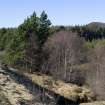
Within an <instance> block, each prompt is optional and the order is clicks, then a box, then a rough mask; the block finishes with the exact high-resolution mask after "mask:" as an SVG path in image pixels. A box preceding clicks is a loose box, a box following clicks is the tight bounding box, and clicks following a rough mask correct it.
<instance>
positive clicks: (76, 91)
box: [25, 73, 93, 102]
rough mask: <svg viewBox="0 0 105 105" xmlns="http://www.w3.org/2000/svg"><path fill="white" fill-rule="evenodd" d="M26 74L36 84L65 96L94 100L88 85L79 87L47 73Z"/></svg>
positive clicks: (71, 98) (70, 98)
mask: <svg viewBox="0 0 105 105" xmlns="http://www.w3.org/2000/svg"><path fill="white" fill-rule="evenodd" d="M25 75H26V76H28V77H29V78H30V79H31V80H32V81H33V82H34V83H35V84H37V85H39V86H41V87H44V88H46V89H49V90H51V91H53V92H55V93H57V94H59V95H61V96H64V97H65V98H67V99H69V100H72V101H75V102H76V101H77V100H78V99H79V100H80V101H82V100H86V101H92V98H93V93H92V92H91V91H90V89H88V88H86V87H79V86H77V85H73V84H70V83H64V82H63V81H61V80H54V79H53V78H52V77H50V76H46V75H37V74H27V73H26V74H25Z"/></svg>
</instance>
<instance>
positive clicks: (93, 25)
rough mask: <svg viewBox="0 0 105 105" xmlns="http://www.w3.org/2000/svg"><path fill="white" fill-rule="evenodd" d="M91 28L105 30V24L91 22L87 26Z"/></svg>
mask: <svg viewBox="0 0 105 105" xmlns="http://www.w3.org/2000/svg"><path fill="white" fill-rule="evenodd" d="M87 26H88V27H89V28H105V23H102V22H91V23H89V24H87Z"/></svg>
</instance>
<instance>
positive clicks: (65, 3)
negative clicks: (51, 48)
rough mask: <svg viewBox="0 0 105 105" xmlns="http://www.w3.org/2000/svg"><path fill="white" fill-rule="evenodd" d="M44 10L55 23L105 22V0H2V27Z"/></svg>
mask: <svg viewBox="0 0 105 105" xmlns="http://www.w3.org/2000/svg"><path fill="white" fill-rule="evenodd" d="M43 10H45V11H46V13H47V14H48V16H49V19H50V20H51V21H52V24H53V25H75V24H80V25H82V24H87V23H90V22H93V21H97V22H105V0H0V27H17V26H18V25H19V24H21V23H22V22H23V21H24V19H25V18H26V17H27V16H30V15H31V14H32V13H33V11H36V13H37V14H38V15H39V14H40V13H41V12H42V11H43Z"/></svg>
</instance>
